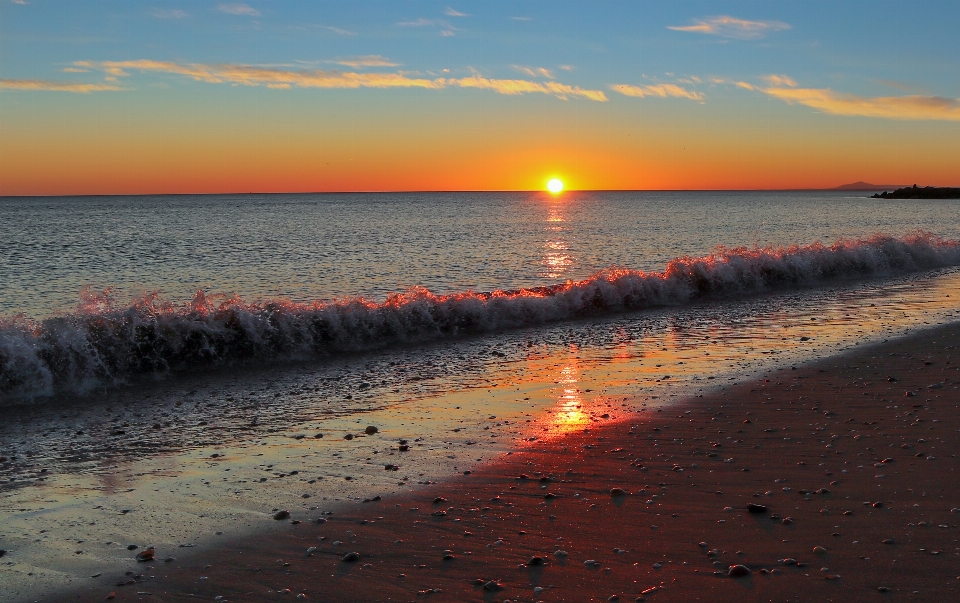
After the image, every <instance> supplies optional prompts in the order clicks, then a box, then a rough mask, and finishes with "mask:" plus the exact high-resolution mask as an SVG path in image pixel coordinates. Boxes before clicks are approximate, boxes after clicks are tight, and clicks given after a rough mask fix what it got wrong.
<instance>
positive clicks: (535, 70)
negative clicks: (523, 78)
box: [510, 65, 553, 80]
mask: <svg viewBox="0 0 960 603" xmlns="http://www.w3.org/2000/svg"><path fill="white" fill-rule="evenodd" d="M510 66H511V67H513V68H514V70H516V71H519V72H520V73H522V74H524V75H529V76H530V77H545V78H548V79H551V80H552V79H553V73H551V72H550V70H549V69H546V68H544V67H524V66H523V65H510Z"/></svg>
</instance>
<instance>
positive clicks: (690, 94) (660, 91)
mask: <svg viewBox="0 0 960 603" xmlns="http://www.w3.org/2000/svg"><path fill="white" fill-rule="evenodd" d="M610 89H611V90H613V91H615V92H619V93H620V94H623V95H624V96H633V97H636V98H644V97H647V96H657V97H660V98H667V97H668V96H672V97H675V98H688V99H690V100H695V101H698V102H703V100H704V98H705V97H704V95H703V93H702V92H697V91H695V90H687V89H686V88H683V87H681V86H678V85H676V84H650V85H648V86H632V85H630V84H614V85H612V86H610Z"/></svg>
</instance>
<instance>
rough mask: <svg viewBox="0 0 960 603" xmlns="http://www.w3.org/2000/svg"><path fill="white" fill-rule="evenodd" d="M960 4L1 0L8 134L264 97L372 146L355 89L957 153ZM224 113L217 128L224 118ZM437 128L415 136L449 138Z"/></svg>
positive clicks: (587, 121)
mask: <svg viewBox="0 0 960 603" xmlns="http://www.w3.org/2000/svg"><path fill="white" fill-rule="evenodd" d="M958 22H960V3H957V2H946V1H942V2H911V3H906V2H884V1H871V2H825V1H824V2H817V1H812V0H805V1H802V2H800V1H797V2H720V1H717V2H677V1H660V2H643V1H632V2H615V1H602V2H574V1H528V2H524V1H517V2H496V1H489V0H487V1H484V2H457V3H447V2H405V1H381V2H368V1H362V0H360V1H357V2H320V1H311V2H296V1H277V0H274V1H260V2H257V1H254V0H250V1H248V2H217V1H213V2H159V1H158V2H136V1H111V0H102V1H97V2H82V1H65V0H62V1H57V2H54V1H48V0H14V1H11V0H0V134H2V133H3V132H4V131H6V132H7V136H8V140H20V137H24V136H27V135H31V136H35V137H36V136H39V137H42V138H45V139H47V140H48V142H47V144H49V145H57V144H58V139H57V137H56V135H54V134H51V133H50V132H47V131H44V130H43V127H42V125H41V124H42V123H44V122H45V121H46V122H49V121H51V120H53V121H59V123H60V124H61V125H63V126H69V127H70V128H68V129H71V130H75V131H77V132H80V131H81V130H82V129H83V123H82V121H81V120H83V119H86V120H87V121H89V120H90V119H93V118H94V117H92V116H96V119H99V120H103V121H104V123H109V124H112V127H113V128H114V129H116V128H127V129H130V124H129V122H123V123H121V122H117V121H116V120H114V121H111V119H112V118H111V115H118V114H129V115H132V116H134V117H133V118H132V119H135V116H136V115H139V116H140V119H142V122H143V124H144V128H143V131H144V132H146V130H147V129H149V128H148V126H149V125H150V124H155V123H156V121H157V120H158V119H160V118H161V117H163V116H166V117H165V118H167V119H169V118H170V117H171V116H180V117H182V118H183V119H186V120H190V119H194V120H199V121H201V122H202V121H203V118H202V116H204V115H208V114H210V113H211V112H215V110H216V109H215V107H220V108H221V110H223V111H224V112H226V113H229V112H230V111H231V110H233V109H231V108H236V111H239V112H245V113H247V114H248V115H249V114H250V111H254V113H256V112H257V111H259V112H260V113H262V114H263V118H262V119H264V120H266V121H270V120H271V119H272V120H277V121H276V125H277V127H278V128H281V129H282V127H283V122H282V120H280V118H279V117H276V116H271V110H270V107H271V106H272V107H276V108H277V110H281V109H282V110H283V111H287V112H290V113H296V114H298V115H300V116H301V117H303V118H305V119H321V120H324V122H325V123H327V124H330V125H331V127H332V128H333V130H336V124H337V123H338V122H343V123H350V124H353V127H354V132H355V136H354V137H353V138H352V139H351V140H359V139H363V140H366V141H367V142H366V144H370V145H373V144H376V140H374V139H373V138H371V134H370V133H365V132H362V131H361V130H362V128H357V127H356V125H355V124H356V123H357V120H360V119H361V118H360V117H358V115H357V112H358V111H359V109H358V107H363V108H364V110H366V111H374V112H377V113H378V114H379V113H383V112H388V113H390V112H393V113H395V114H394V115H393V119H395V120H398V121H397V122H396V123H398V128H399V130H403V128H402V127H401V126H402V122H403V121H404V120H405V119H406V118H405V117H404V116H408V117H409V119H410V120H412V121H415V122H417V123H421V124H426V123H427V117H426V116H424V115H423V113H424V111H429V112H431V113H433V114H434V115H436V116H438V117H440V118H442V119H444V120H450V121H451V122H456V120H457V119H458V118H459V120H460V121H461V122H465V121H467V122H469V121H471V120H472V121H474V122H476V121H477V120H478V119H482V120H483V121H484V122H485V123H488V124H489V123H492V122H496V121H498V120H499V119H500V118H502V120H503V122H504V123H509V122H511V121H514V122H516V121H519V122H523V121H524V120H535V119H536V118H537V116H538V115H548V114H556V115H557V118H558V119H562V120H563V121H564V123H565V124H567V126H565V127H573V126H571V125H570V124H576V123H582V124H583V126H582V128H581V129H591V130H594V131H595V130H596V129H597V128H598V127H599V128H600V129H601V130H602V129H603V128H608V129H611V130H615V129H616V128H617V127H627V128H629V127H640V124H641V123H644V121H645V122H646V124H648V125H649V126H650V129H649V131H651V132H655V133H656V132H659V130H658V126H659V125H660V124H668V125H670V126H671V127H674V128H675V129H676V130H677V131H678V132H681V131H683V129H684V127H685V124H687V125H689V124H692V123H697V124H700V126H699V127H701V128H706V130H708V131H706V133H705V135H704V137H705V139H707V140H713V139H714V138H717V139H723V138H724V137H725V138H726V139H727V140H729V139H730V137H731V136H736V132H737V129H738V128H739V129H740V130H741V131H742V130H743V129H747V130H749V129H751V128H753V129H758V128H759V129H763V128H766V129H769V128H771V127H773V126H771V124H777V126H775V127H776V128H777V129H778V130H782V132H784V133H785V134H789V136H792V137H793V138H792V140H793V141H794V147H793V148H794V150H795V151H796V152H799V150H800V149H810V148H812V147H811V145H810V141H804V140H803V132H804V131H814V132H815V131H817V130H818V128H822V129H824V130H835V129H838V128H839V129H840V130H846V131H848V132H849V133H850V135H851V136H860V135H863V133H864V132H867V133H868V134H873V135H875V136H880V135H893V134H897V135H903V132H904V130H903V128H904V124H908V125H909V126H910V128H911V129H910V132H909V135H910V136H911V137H912V138H911V139H910V140H911V141H912V143H913V144H917V145H922V144H923V142H924V141H926V142H927V143H929V145H928V146H930V145H932V146H933V147H935V148H936V150H938V152H940V153H941V154H943V153H948V154H949V153H953V152H955V151H956V150H957V147H956V146H951V145H950V144H949V142H944V141H943V140H942V137H943V136H944V133H945V132H946V133H949V134H957V133H960V132H958V129H957V123H958V122H960V103H958V101H957V99H958V97H960V43H958V42H957V38H956V33H955V29H956V24H957V23H958ZM267 89H269V90H267ZM344 90H346V91H348V92H344V93H340V92H338V91H344ZM91 97H95V100H93V101H91V100H90V99H91ZM158 99H162V103H163V107H158V106H157V102H159V101H158ZM558 103H561V104H564V105H565V106H563V107H560V106H559V105H558ZM589 105H602V107H603V108H602V109H601V108H600V107H597V106H593V107H591V106H589ZM251 106H256V107H259V109H257V110H253V109H250V107H251ZM320 106H322V108H323V109H322V111H320V109H318V107H320ZM98 111H99V113H98ZM317 111H319V112H317ZM825 118H826V119H825ZM74 119H76V120H77V121H76V124H74V122H73V120H74ZM597 120H599V122H598V121H597ZM604 120H607V122H605V123H606V125H605V126H604V125H602V124H601V125H600V126H598V125H597V124H598V123H600V122H604ZM614 120H615V121H616V123H617V124H620V125H619V126H618V125H615V123H614ZM214 121H215V120H214ZM28 125H29V127H30V132H25V130H24V128H27V126H28ZM74 125H75V126H76V127H75V128H74V127H72V126H74ZM235 125H236V124H234V126H235ZM216 127H217V128H221V129H216V128H213V126H211V128H213V129H211V130H210V132H209V134H210V135H211V136H214V135H223V132H224V130H223V129H222V128H229V127H231V126H230V124H229V123H221V124H218V125H217V126H216ZM424 127H427V126H426V125H424ZM944 128H945V129H946V130H944ZM574 129H575V128H574ZM403 133H404V135H407V136H409V132H405V131H404V132H403ZM545 134H549V133H545ZM82 135H83V136H84V137H86V139H87V140H89V139H90V136H92V134H91V133H90V132H87V131H83V134H82ZM398 135H399V134H398ZM659 135H660V136H667V134H666V133H662V132H661V133H660V134H659ZM77 136H80V134H77ZM343 136H346V134H343ZM754 136H757V134H756V133H754ZM798 137H799V138H798ZM918 137H919V138H918ZM924 137H926V138H924ZM594 138H596V137H594ZM591 140H592V139H591ZM658 140H659V139H657V138H656V137H655V136H654V137H653V139H651V140H650V145H648V146H652V147H655V146H656V145H657V144H658ZM743 140H744V141H745V140H746V139H743ZM60 141H61V142H63V141H62V139H60ZM96 142H97V141H91V144H93V143H96ZM394 142H395V143H396V144H399V141H394ZM602 142H603V141H602V139H597V140H592V142H591V143H590V144H602ZM690 142H691V144H693V143H694V141H693V140H692V139H691V141H690ZM342 143H343V139H341V138H336V137H334V138H331V139H330V144H342ZM660 143H661V144H668V143H667V142H665V141H660ZM71 144H74V145H76V144H79V143H77V142H76V141H73V142H72V143H71ZM431 144H433V143H431V142H430V141H418V142H417V145H427V147H420V146H418V148H424V149H425V153H427V154H429V153H430V152H439V151H437V148H436V145H435V144H434V146H433V147H430V146H429V145H431ZM511 144H513V143H511ZM611 144H614V143H613V142H611ZM617 144H619V143H617ZM66 146H69V145H66V144H63V145H61V146H60V148H57V149H52V150H53V151H56V152H64V149H65V148H66ZM813 146H814V147H815V145H813ZM464 152H466V151H464ZM703 152H704V153H706V152H707V150H703ZM756 152H757V153H761V152H767V151H764V150H763V149H759V148H758V149H756ZM785 153H786V151H785ZM789 155H790V153H786V154H785V155H784V157H785V159H784V160H785V161H786V160H787V159H786V157H787V156H789ZM151 157H152V156H151ZM637 157H638V161H641V159H640V156H639V155H638V156H637ZM151 160H152V161H156V160H157V158H156V157H152V158H151ZM145 163H147V161H146V158H145ZM12 169H13V167H12V166H9V165H8V166H7V167H5V168H4V167H3V162H2V161H0V170H2V171H0V191H2V190H4V189H8V190H12V189H11V186H12V185H7V186H4V184H3V183H4V173H5V172H7V176H9V173H8V172H9V171H10V170H12ZM410 169H413V168H410ZM753 169H754V170H757V169H760V166H759V164H758V165H755V166H754V168H753ZM885 169H886V168H881V167H877V168H876V169H875V170H874V171H880V172H883V171H884V170H885ZM937 169H938V170H939V171H938V172H936V174H937V175H938V176H937V177H940V178H941V179H942V178H947V177H949V176H950V173H949V169H948V167H947V166H945V165H944V166H941V167H938V168H937ZM861 171H862V170H861ZM754 174H756V171H755V172H754ZM743 178H745V179H747V180H749V173H748V172H745V173H744V176H743ZM6 180H7V181H10V178H9V177H8V178H7V179H6ZM588 180H589V178H588ZM594 180H596V178H594ZM591 182H592V180H591ZM641 184H642V183H641ZM838 184H839V183H838ZM22 185H24V184H23V183H20V184H18V185H17V186H15V187H13V188H17V187H20V186H22ZM491 185H492V184H491ZM17 190H19V188H17Z"/></svg>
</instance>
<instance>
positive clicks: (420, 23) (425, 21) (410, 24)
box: [397, 17, 433, 27]
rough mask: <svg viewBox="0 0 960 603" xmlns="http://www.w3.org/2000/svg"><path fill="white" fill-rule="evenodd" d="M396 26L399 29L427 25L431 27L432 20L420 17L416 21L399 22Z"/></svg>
mask: <svg viewBox="0 0 960 603" xmlns="http://www.w3.org/2000/svg"><path fill="white" fill-rule="evenodd" d="M397 25H398V26H399V27H427V26H428V25H433V20H432V19H424V18H423V17H420V18H419V19H417V20H416V21H400V22H399V23H397Z"/></svg>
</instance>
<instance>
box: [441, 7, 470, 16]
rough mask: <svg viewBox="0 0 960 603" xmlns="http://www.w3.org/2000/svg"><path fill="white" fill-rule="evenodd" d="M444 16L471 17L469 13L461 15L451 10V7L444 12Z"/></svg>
mask: <svg viewBox="0 0 960 603" xmlns="http://www.w3.org/2000/svg"><path fill="white" fill-rule="evenodd" d="M443 14H445V15H446V16H448V17H469V16H470V15H468V14H467V13H461V12H460V11H458V10H456V9H453V8H450V7H449V6H448V7H447V8H446V10H444V11H443Z"/></svg>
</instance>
